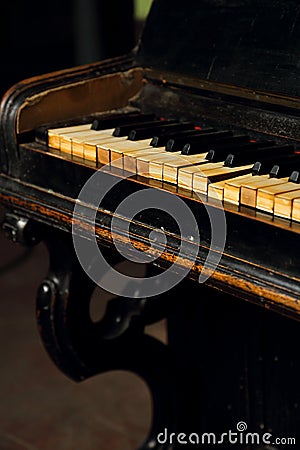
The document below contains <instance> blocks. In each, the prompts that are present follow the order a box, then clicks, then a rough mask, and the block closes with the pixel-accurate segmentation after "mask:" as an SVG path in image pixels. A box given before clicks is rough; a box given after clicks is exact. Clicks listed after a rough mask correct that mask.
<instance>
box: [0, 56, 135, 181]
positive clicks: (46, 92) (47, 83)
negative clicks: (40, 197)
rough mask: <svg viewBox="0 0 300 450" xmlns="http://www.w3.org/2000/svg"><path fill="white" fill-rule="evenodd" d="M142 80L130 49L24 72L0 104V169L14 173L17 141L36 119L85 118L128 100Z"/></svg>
mask: <svg viewBox="0 0 300 450" xmlns="http://www.w3.org/2000/svg"><path fill="white" fill-rule="evenodd" d="M141 86H142V70H141V68H140V67H138V66H136V64H134V60H133V58H132V57H131V56H130V55H127V56H124V57H119V58H114V59H110V60H104V61H102V62H98V63H94V64H89V65H84V66H78V67H75V68H71V69H67V70H63V71H58V72H53V73H48V74H44V75H41V76H37V77H33V78H29V79H26V80H23V81H21V82H20V83H17V84H16V85H14V86H12V87H11V88H10V89H9V90H8V91H7V92H6V94H5V95H4V96H3V98H2V101H1V107H0V164H1V172H4V173H7V174H13V171H14V167H15V166H18V164H19V153H18V144H19V143H20V142H22V141H23V140H24V137H25V139H26V136H28V135H29V134H30V133H32V132H33V130H35V129H36V128H37V127H39V126H41V125H49V124H52V125H53V124H55V123H68V122H69V121H75V122H76V120H77V121H78V120H79V121H83V122H86V121H87V120H88V118H90V117H91V116H93V114H96V113H101V112H104V111H110V110H114V109H120V108H124V107H126V106H127V104H128V102H129V99H130V98H131V97H134V96H135V95H136V94H137V92H138V91H139V90H140V88H141Z"/></svg>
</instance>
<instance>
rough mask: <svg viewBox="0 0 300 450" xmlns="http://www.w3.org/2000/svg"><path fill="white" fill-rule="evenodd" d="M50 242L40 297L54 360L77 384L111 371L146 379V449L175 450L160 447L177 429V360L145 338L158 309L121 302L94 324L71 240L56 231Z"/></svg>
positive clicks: (42, 325) (89, 285) (42, 327)
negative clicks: (149, 406)
mask: <svg viewBox="0 0 300 450" xmlns="http://www.w3.org/2000/svg"><path fill="white" fill-rule="evenodd" d="M44 241H45V243H46V245H47V247H48V251H49V255H50V267H49V272H48V274H47V276H46V278H45V279H44V281H43V282H42V284H41V286H40V288H39V291H38V296H37V321H38V327H39V332H40V336H41V338H42V341H43V343H44V346H45V348H46V350H47V352H48V354H49V356H50V357H51V359H52V360H53V362H54V363H55V364H56V365H57V367H58V368H59V369H60V370H61V371H62V372H63V373H65V374H66V375H67V376H68V377H70V378H71V379H73V380H75V381H83V380H85V379H87V378H89V377H91V376H94V375H97V374H101V373H103V372H106V371H109V370H127V371H131V372H134V373H136V374H137V375H139V376H140V377H141V378H143V379H144V381H145V382H146V384H147V385H148V387H149V389H150V392H151V394H152V399H153V420H152V429H151V431H150V434H149V436H148V437H147V439H146V441H145V443H144V444H143V445H142V447H140V449H141V450H146V449H150V448H151V449H158V448H159V449H167V448H169V446H161V445H160V444H158V443H157V441H156V436H157V434H158V433H159V432H160V430H162V429H163V428H165V427H167V428H168V429H170V430H173V429H174V411H175V408H174V404H173V397H172V395H173V392H174V389H173V387H172V376H173V371H172V370H171V368H172V363H171V355H170V353H169V351H168V348H167V346H166V345H164V344H163V343H162V342H160V341H158V340H157V339H155V338H153V337H151V336H148V335H146V334H144V328H145V325H146V324H147V323H149V322H152V321H153V320H155V315H156V314H157V313H156V312H155V308H153V307H152V306H151V305H149V301H148V300H147V299H136V300H135V299H127V298H123V297H118V298H116V299H113V300H111V301H110V302H108V305H107V309H106V313H105V315H104V317H103V319H101V321H99V322H98V323H94V322H92V320H91V317H90V313H89V304H90V299H91V295H92V292H93V290H94V288H95V285H94V284H93V282H92V281H91V280H90V279H89V278H88V276H87V275H86V274H85V272H84V271H83V270H82V268H81V266H80V265H79V263H78V261H77V257H76V254H75V252H74V249H73V244H72V241H71V239H70V237H69V236H67V235H64V234H63V233H57V232H53V231H51V232H49V233H48V234H47V235H46V236H45V237H44ZM154 304H155V301H154Z"/></svg>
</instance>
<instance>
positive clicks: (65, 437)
mask: <svg viewBox="0 0 300 450" xmlns="http://www.w3.org/2000/svg"><path fill="white" fill-rule="evenodd" d="M142 1H145V3H147V2H146V0H142ZM142 27H143V20H138V19H137V17H136V16H135V15H134V3H133V0H122V1H115V0H108V1H104V0H102V1H101V0H52V1H49V0H47V1H42V2H38V1H36V0H31V1H24V0H23V1H21V0H9V1H2V2H1V6H0V96H2V95H3V94H4V93H5V91H6V90H7V89H8V88H10V87H11V86H12V85H13V84H15V83H16V82H18V81H21V80H22V79H25V78H28V77H31V76H36V75H39V74H43V73H47V72H51V71H55V70H60V69H65V68H70V67H74V66H77V65H81V64H85V63H90V62H95V61H100V60H102V59H106V58H110V57H114V56H118V55H122V54H126V53H127V52H129V51H130V50H131V49H132V48H133V47H134V46H135V45H136V43H137V41H138V37H139V35H140V32H141V29H142ZM1 216H3V211H2V210H1V206H0V222H1V221H2V220H1ZM47 270H48V254H47V250H46V248H45V246H44V244H43V243H40V244H39V245H38V246H37V247H35V248H34V249H32V250H30V251H28V250H27V249H25V248H23V247H22V246H21V245H19V244H13V243H12V242H10V241H9V240H7V239H6V237H5V236H4V234H3V232H2V231H1V230H0V398H1V402H0V450H53V449H55V450H74V449H81V450H93V449H95V450H96V449H97V450H98V449H111V450H132V449H134V448H137V447H138V445H139V444H140V443H141V442H142V441H143V439H144V438H145V436H146V435H147V432H148V428H149V425H150V420H151V400H150V397H149V392H148V389H147V387H146V385H145V384H144V383H143V382H142V381H141V380H140V379H139V378H138V377H137V376H135V375H132V374H130V373H123V372H116V373H112V372H110V373H107V374H105V375H103V376H99V377H95V378H93V379H90V380H88V381H86V382H84V383H79V384H77V383H74V382H73V381H71V380H69V379H68V378H67V377H66V376H65V375H63V374H62V373H61V372H60V371H59V370H58V369H57V368H56V367H55V366H54V364H53V363H52V361H51V360H50V359H49V357H48V355H47V354H46V351H45V349H44V347H43V346H42V344H41V341H40V337H39V334H38V329H37V325H36V321H35V298H36V292H37V290H38V287H39V285H40V283H41V282H42V280H43V278H44V277H45V275H46V273H47ZM102 294H103V293H101V292H100V291H99V290H98V289H96V291H95V293H94V295H93V299H92V305H91V313H92V314H93V315H94V316H95V317H101V311H103V308H104V305H103V296H102ZM149 333H150V334H151V333H152V334H153V335H156V336H157V337H158V338H159V339H162V340H164V339H165V335H164V326H163V324H162V323H160V324H157V325H153V326H151V327H150V330H149Z"/></svg>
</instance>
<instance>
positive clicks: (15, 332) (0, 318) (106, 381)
mask: <svg viewBox="0 0 300 450" xmlns="http://www.w3.org/2000/svg"><path fill="white" fill-rule="evenodd" d="M23 252H24V249H23V248H22V247H20V246H19V245H16V244H12V243H11V242H9V241H8V240H7V239H6V238H4V236H3V235H2V234H0V267H1V268H2V267H4V266H5V265H6V266H7V264H8V262H9V261H13V260H15V258H17V257H18V256H19V255H21V254H22V253H23ZM47 258H48V257H47V252H46V249H45V248H44V246H43V244H39V245H38V246H37V247H36V248H35V249H34V251H33V252H32V253H31V254H30V255H29V256H28V257H27V259H26V260H25V261H23V262H21V263H19V264H18V265H16V266H12V267H10V268H7V269H6V270H3V269H2V271H1V268H0V355H1V359H0V369H1V370H0V394H1V397H0V450H25V449H26V450H96V449H97V450H99V449H105V450H106V449H109V450H121V449H122V450H132V449H135V448H137V447H138V445H139V443H140V442H142V441H143V439H144V437H145V435H146V433H147V429H148V427H149V424H150V420H151V401H150V396H149V393H148V390H147V388H146V386H145V385H144V383H143V382H142V381H141V380H140V379H139V378H137V377H136V376H135V375H132V374H128V373H121V372H120V373H114V374H113V373H108V374H106V375H101V376H98V377H95V378H94V379H91V380H88V381H85V382H83V383H80V384H77V383H74V382H73V381H71V380H69V379H68V378H66V377H65V376H64V375H63V374H61V373H60V372H59V371H58V370H57V369H56V367H55V366H54V365H53V363H52V362H51V361H50V359H49V358H48V356H47V355H46V353H45V350H44V348H43V347H42V345H41V342H40V339H39V336H38V332H37V327H36V323H35V295H36V290H37V288H38V286H39V283H40V282H41V280H42V279H43V276H44V275H45V273H46V271H47V265H48V260H47ZM161 327H162V325H160V324H159V325H157V326H156V328H155V327H154V333H158V335H159V334H161V333H162V332H163V331H162V328H161Z"/></svg>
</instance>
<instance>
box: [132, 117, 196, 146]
mask: <svg viewBox="0 0 300 450" xmlns="http://www.w3.org/2000/svg"><path fill="white" fill-rule="evenodd" d="M191 126H192V125H191V124H190V123H180V122H176V121H175V120H174V122H173V123H167V124H165V123H164V121H162V123H161V124H159V125H157V126H154V127H152V128H148V127H141V128H140V127H138V128H137V129H133V130H131V131H130V132H129V134H128V139H129V140H131V141H138V140H140V139H147V138H153V137H154V135H155V134H157V135H160V134H162V135H163V134H166V133H170V132H171V131H172V132H176V131H177V130H184V129H188V127H191Z"/></svg>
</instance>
